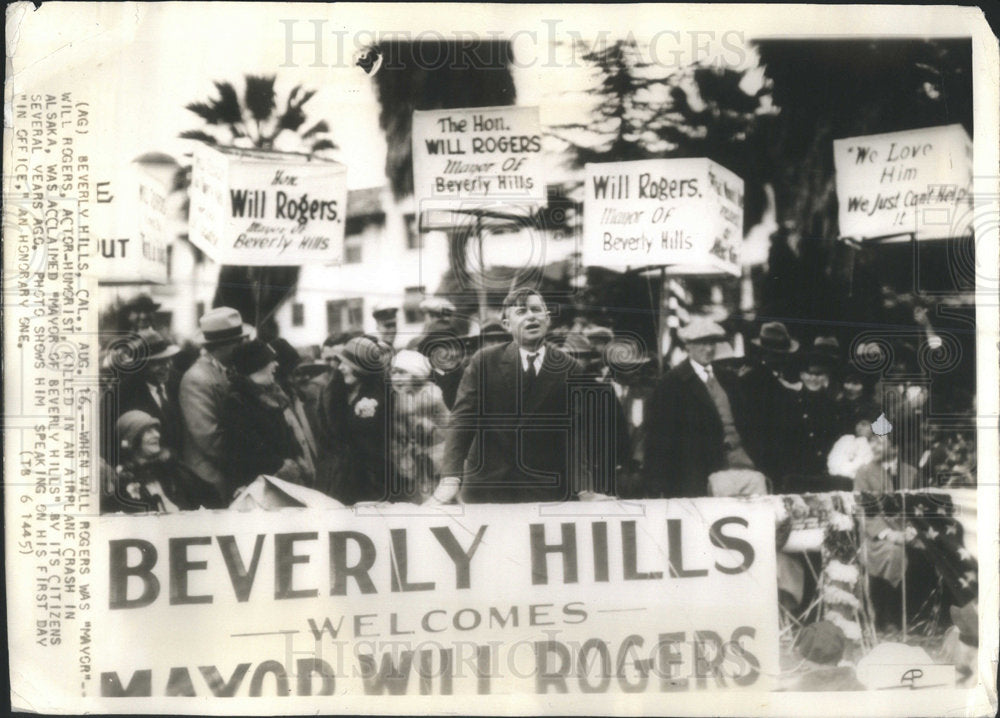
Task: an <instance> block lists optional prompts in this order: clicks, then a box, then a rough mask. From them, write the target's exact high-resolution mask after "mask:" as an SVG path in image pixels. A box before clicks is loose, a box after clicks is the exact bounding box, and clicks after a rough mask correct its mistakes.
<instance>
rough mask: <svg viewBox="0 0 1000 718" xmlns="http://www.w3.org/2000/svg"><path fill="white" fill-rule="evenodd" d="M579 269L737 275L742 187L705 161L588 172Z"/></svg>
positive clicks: (617, 165)
mask: <svg viewBox="0 0 1000 718" xmlns="http://www.w3.org/2000/svg"><path fill="white" fill-rule="evenodd" d="M585 181H586V188H585V195H584V201H583V231H584V239H583V261H584V263H585V264H588V265H596V266H604V267H614V268H618V269H624V268H629V267H630V268H632V269H636V268H640V267H651V266H663V265H668V266H670V267H671V271H672V272H678V273H679V272H696V273H705V274H712V273H716V272H725V273H729V274H737V275H738V274H739V272H740V264H739V262H740V246H741V244H742V242H743V180H742V179H740V178H739V177H737V176H736V175H735V174H734V173H732V172H730V171H729V170H727V169H726V168H725V167H723V166H722V165H720V164H718V163H716V162H713V161H711V160H709V159H705V158H697V159H676V160H640V161H636V162H601V163H597V164H588V165H587V175H586V180H585Z"/></svg>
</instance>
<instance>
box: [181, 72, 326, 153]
mask: <svg viewBox="0 0 1000 718" xmlns="http://www.w3.org/2000/svg"><path fill="white" fill-rule="evenodd" d="M244 79H245V89H244V92H243V97H242V100H243V101H242V103H241V102H240V97H239V95H238V93H237V92H236V88H235V87H233V85H232V83H230V82H215V88H216V90H217V91H218V93H219V96H218V97H217V98H211V99H209V100H208V101H207V102H191V103H189V104H188V105H186V106H185V107H186V108H187V109H188V110H190V111H191V112H193V113H194V114H196V115H198V117H200V118H201V119H202V120H204V122H205V124H207V125H208V128H207V130H208V131H206V130H205V129H200V130H186V131H184V132H182V133H181V134H180V136H181V137H183V138H185V139H189V140H198V141H199V142H204V143H206V144H209V145H222V146H228V147H242V148H245V149H249V148H254V149H259V150H274V149H282V150H286V151H292V150H298V151H305V152H306V153H308V154H315V153H317V152H321V151H323V150H335V149H337V145H335V144H334V143H333V141H332V140H330V138H329V137H328V136H327V135H328V133H329V131H330V127H329V125H328V124H327V123H326V121H325V120H320V121H319V122H316V123H315V124H313V125H312V126H311V127H309V128H308V129H306V130H303V129H302V127H303V125H305V124H306V114H305V112H304V111H303V109H302V106H303V105H305V104H306V103H307V102H309V100H311V99H312V97H313V96H314V95H315V94H316V91H315V90H306V91H303V90H302V86H301V85H297V86H296V87H295V88H293V89H292V91H291V92H290V93H289V94H288V97H287V98H286V99H285V102H284V108H283V109H282V111H281V114H275V110H276V109H277V102H276V99H277V96H276V93H275V90H274V81H275V76H274V75H270V76H257V75H246V77H245V78H244ZM282 140H285V142H282ZM296 145H297V146H296Z"/></svg>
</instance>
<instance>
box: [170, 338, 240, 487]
mask: <svg viewBox="0 0 1000 718" xmlns="http://www.w3.org/2000/svg"><path fill="white" fill-rule="evenodd" d="M228 393H229V377H228V376H227V375H226V370H225V368H224V367H223V366H222V365H221V364H219V362H218V361H217V360H215V359H214V358H212V357H211V355H209V354H206V353H204V352H203V353H202V355H201V356H200V357H198V360H197V361H196V362H195V363H194V364H192V365H191V368H190V369H188V370H187V372H185V374H184V377H183V378H182V379H181V390H180V406H181V416H182V418H183V424H184V426H183V434H184V440H183V442H182V446H183V453H182V460H183V461H184V463H185V464H187V465H188V467H190V468H191V470H192V471H194V472H195V473H196V474H197V475H198V476H200V477H201V478H202V480H203V481H206V482H208V483H209V484H211V485H212V486H214V487H215V488H216V489H217V490H218V491H219V494H220V495H221V496H222V497H223V498H224V499H226V498H229V497H227V496H226V489H225V487H226V477H225V472H224V470H223V467H224V466H225V455H224V452H223V449H222V425H221V417H222V410H223V404H224V403H225V401H226V396H227V395H228Z"/></svg>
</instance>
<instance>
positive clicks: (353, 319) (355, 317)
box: [326, 297, 364, 334]
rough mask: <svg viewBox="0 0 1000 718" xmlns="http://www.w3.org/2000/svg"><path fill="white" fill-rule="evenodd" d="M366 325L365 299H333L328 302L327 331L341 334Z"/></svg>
mask: <svg viewBox="0 0 1000 718" xmlns="http://www.w3.org/2000/svg"><path fill="white" fill-rule="evenodd" d="M363 325H364V300H363V299H361V298H360V297H357V298H354V299H331V300H330V301H328V302H327V303H326V333H327V334H340V333H341V332H346V331H349V330H352V329H362V328H363Z"/></svg>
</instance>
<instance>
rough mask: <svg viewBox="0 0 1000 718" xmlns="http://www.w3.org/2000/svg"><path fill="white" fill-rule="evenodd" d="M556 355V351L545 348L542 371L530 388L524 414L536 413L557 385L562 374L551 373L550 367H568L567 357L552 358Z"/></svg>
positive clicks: (557, 351)
mask: <svg viewBox="0 0 1000 718" xmlns="http://www.w3.org/2000/svg"><path fill="white" fill-rule="evenodd" d="M558 353H559V350H558V349H555V348H553V347H546V349H545V358H544V359H543V360H542V370H541V371H540V372H538V376H537V377H535V385H534V386H533V387H532V388H531V393H530V394H529V396H528V399H527V402H526V405H525V407H524V409H525V411H526V412H531V413H533V412H534V411H536V410H537V409H538V407H539V406H541V405H542V403H543V402H544V401H545V399H546V398H547V397H548V395H549V394H550V393H551V392H552V390H553V389H555V388H556V387H557V386H558V385H559V383H560V379H561V378H562V374H560V373H558V372H555V371H553V369H552V365H553V364H558V365H559V366H568V361H569V359H568V357H561V356H553V355H554V354H556V355H557V354H558ZM518 359H520V357H518Z"/></svg>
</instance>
